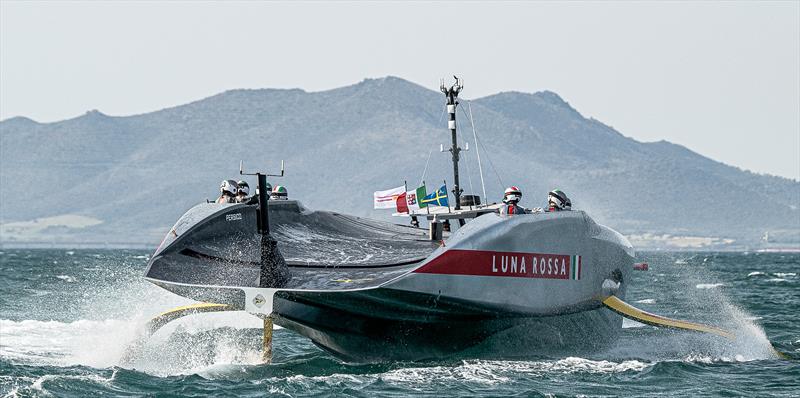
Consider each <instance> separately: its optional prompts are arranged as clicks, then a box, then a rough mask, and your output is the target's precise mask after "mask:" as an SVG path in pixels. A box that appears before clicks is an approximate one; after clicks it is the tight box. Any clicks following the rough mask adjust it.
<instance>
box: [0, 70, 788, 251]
mask: <svg viewBox="0 0 800 398" xmlns="http://www.w3.org/2000/svg"><path fill="white" fill-rule="evenodd" d="M468 89H469V87H467V90H468ZM468 92H469V91H465V92H464V94H468ZM443 102H444V98H443V96H442V94H441V93H439V92H438V91H433V90H429V89H427V88H424V87H421V86H419V85H416V84H414V83H411V82H408V81H405V80H402V79H399V78H394V77H388V78H383V79H375V80H372V79H368V80H365V81H363V82H361V83H358V84H355V85H352V86H347V87H342V88H338V89H334V90H329V91H323V92H314V93H309V92H305V91H302V90H298V89H294V90H273V89H263V90H232V91H227V92H224V93H222V94H219V95H215V96H213V97H209V98H206V99H203V100H200V101H196V102H193V103H190V104H186V105H182V106H178V107H174V108H169V109H164V110H160V111H157V112H152V113H147V114H143V115H135V116H126V117H112V116H107V115H104V114H102V113H100V112H98V111H90V112H87V113H86V114H85V115H83V116H80V117H77V118H74V119H70V120H65V121H61V122H56V123H47V124H40V123H37V122H35V121H32V120H30V119H26V118H22V117H17V118H12V119H8V120H5V121H2V122H0V168H1V170H0V221H2V223H3V224H4V225H5V227H4V229H3V230H2V231H3V236H2V240H3V241H5V242H10V241H13V240H15V239H17V240H18V239H34V240H42V239H44V240H63V239H73V240H82V239H83V240H91V241H95V242H105V241H111V242H154V243H158V241H159V239H160V238H161V236H162V235H163V234H164V233H165V232H166V231H167V230H168V228H169V226H170V225H171V224H172V223H174V221H175V220H176V219H177V218H178V217H179V216H180V215H181V214H182V213H183V211H184V210H186V209H187V208H189V207H190V206H192V205H193V204H195V203H197V202H198V201H203V200H205V198H210V199H213V198H215V197H216V194H217V187H218V184H219V181H220V180H222V179H223V178H235V177H238V176H237V175H236V174H237V172H238V163H239V160H240V159H242V160H244V163H245V167H246V168H247V169H262V170H263V169H269V170H272V171H277V168H278V167H279V164H280V160H281V159H285V160H286V167H287V170H286V171H287V176H286V178H284V179H282V180H280V181H279V180H273V183H280V184H283V185H286V186H287V188H288V189H289V194H290V196H291V197H293V198H298V199H300V200H302V201H303V202H304V203H305V204H306V205H307V206H309V207H312V208H320V209H332V210H338V211H343V212H348V213H353V214H357V215H365V216H373V217H384V218H385V217H387V214H386V213H387V212H380V213H379V212H376V211H373V210H372V209H371V207H372V191H374V190H379V189H387V188H391V187H394V186H397V185H401V184H402V183H403V180H408V185H409V187H411V186H413V185H415V184H417V183H418V182H419V180H420V177H421V176H422V171H423V169H424V167H425V163H426V159H428V155H429V153H430V151H431V150H433V153H432V154H431V157H430V159H431V160H430V164H429V167H428V172H427V175H426V178H425V179H426V180H427V183H428V186H429V190H430V189H433V188H434V187H437V186H439V185H440V184H441V181H442V179H445V178H446V179H447V180H448V181H449V182H450V180H451V179H452V168H451V166H450V163H449V156H450V155H449V153H440V152H439V144H440V143H442V144H445V146H447V144H448V142H449V140H450V137H449V132H448V130H447V129H446V115H444V114H443V112H442V111H443V108H444V105H443ZM471 108H472V112H473V115H474V121H475V127H476V129H477V131H478V135H479V139H480V140H481V141H482V142H483V145H484V147H485V149H486V150H487V151H486V152H481V156H482V157H483V159H482V160H483V163H484V177H485V179H486V183H487V193H488V194H489V196H490V199H491V200H493V201H496V200H499V199H500V197H501V195H502V190H503V185H511V184H514V185H518V186H520V187H521V188H522V189H523V192H524V195H525V196H524V198H523V202H524V203H523V204H525V205H527V206H542V205H543V204H544V203H543V202H544V200H545V197H546V194H547V191H548V190H550V189H552V188H556V187H558V188H561V189H563V190H564V191H566V192H567V193H568V194H569V195H570V197H572V198H573V204H574V206H575V207H576V208H581V209H584V210H587V211H589V212H590V214H591V215H592V216H593V217H594V218H595V219H597V220H598V221H599V222H602V223H604V224H607V225H609V226H612V227H614V228H616V229H618V230H620V231H621V232H623V233H626V234H644V233H652V234H665V233H667V234H672V235H691V236H707V237H720V238H729V239H733V240H735V242H736V243H739V242H755V241H757V240H758V239H759V238H760V236H761V235H762V234H763V233H764V232H765V231H770V234H771V236H773V237H777V238H778V239H784V240H785V239H789V240H795V241H796V240H797V239H798V236H800V235H799V234H800V210H799V209H798V206H800V182H798V181H793V180H789V179H785V178H780V177H773V176H766V175H758V174H753V173H750V172H747V171H742V170H740V169H738V168H735V167H731V166H728V165H725V164H722V163H719V162H716V161H714V160H711V159H709V158H706V157H703V156H701V155H699V154H697V153H695V152H692V151H690V150H688V149H686V148H684V147H682V146H679V145H675V144H671V143H669V142H666V141H660V142H654V143H642V142H638V141H636V140H633V139H631V138H628V137H625V136H623V135H622V134H620V133H619V132H617V131H616V130H614V129H613V128H611V127H609V126H607V125H605V124H603V123H601V122H599V121H597V120H593V119H587V118H585V117H583V116H582V115H581V114H580V113H579V112H578V111H576V110H575V109H573V108H572V107H571V106H570V105H569V104H568V103H567V102H565V101H564V100H563V99H561V98H560V97H559V96H558V95H557V94H555V93H552V92H540V93H536V94H526V93H516V92H508V93H499V94H496V95H492V96H489V97H484V98H479V99H476V100H473V101H471ZM459 109H460V110H459V114H458V117H459V126H460V132H461V134H460V137H461V140H462V142H463V141H469V142H470V151H469V152H464V153H463V154H464V156H465V157H464V159H465V160H464V161H463V162H462V165H461V172H462V174H463V177H462V179H463V180H462V185H463V186H464V188H465V190H467V191H473V192H475V193H480V190H481V189H480V179H479V177H478V170H477V169H478V167H477V162H476V158H475V144H474V140H473V135H472V129H471V126H470V123H469V119H468V118H467V117H466V114H467V113H466V112H467V111H469V108H468V106H467V100H462V103H461V106H459ZM676 117H679V116H676ZM710 133H713V132H710ZM462 146H463V145H462ZM492 165H493V166H494V167H492ZM498 174H499V176H500V178H502V182H503V183H502V184H501V183H500V182H499V181H498V177H497V175H498ZM468 177H470V178H468ZM470 179H471V180H472V186H473V187H474V188H470ZM250 182H251V185H252V183H253V182H254V181H252V179H251V181H250ZM62 215H78V216H84V217H88V218H84V219H85V220H94V219H96V220H100V221H102V223H100V224H97V221H94V222H88V221H87V222H86V223H84V224H79V225H78V226H81V228H71V227H70V225H69V224H64V225H63V226H61V227H59V225H61V224H58V223H55V225H50V224H47V221H42V220H40V221H39V224H35V223H33V224H31V223H29V224H24V223H23V224H20V223H19V222H22V221H30V220H34V219H41V218H46V217H54V216H62ZM396 221H398V222H404V221H403V220H402V219H396ZM45 224H47V225H45ZM51 224H52V223H51ZM9 225H10V227H9ZM31 225H34V226H36V225H38V227H37V228H34V230H35V231H36V233H32V232H30V228H31ZM72 227H74V225H72ZM26 228H27V231H28V232H25V231H26ZM26 234H27V235H26Z"/></svg>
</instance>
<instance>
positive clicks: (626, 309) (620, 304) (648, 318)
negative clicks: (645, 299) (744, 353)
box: [603, 296, 736, 340]
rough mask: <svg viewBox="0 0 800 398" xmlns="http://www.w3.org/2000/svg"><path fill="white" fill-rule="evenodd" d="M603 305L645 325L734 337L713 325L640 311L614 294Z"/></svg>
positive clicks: (734, 337) (727, 337)
mask: <svg viewBox="0 0 800 398" xmlns="http://www.w3.org/2000/svg"><path fill="white" fill-rule="evenodd" d="M603 305H605V306H606V307H608V308H609V309H610V310H612V311H614V312H616V313H618V314H620V315H622V316H624V317H625V318H628V319H633V320H634V321H636V322H641V323H644V324H647V325H652V326H659V327H667V328H673V329H684V330H694V331H698V332H704V333H711V334H716V335H718V336H722V337H725V338H726V339H730V340H735V339H736V336H735V335H734V334H733V333H731V332H728V331H725V330H722V329H719V328H716V327H713V326H708V325H702V324H699V323H694V322H688V321H681V320H679V319H672V318H665V317H663V316H658V315H655V314H651V313H649V312H646V311H642V310H640V309H638V308H636V307H634V306H632V305H630V304H628V303H626V302H624V301H622V300H620V299H619V298H617V297H616V296H609V297H607V298H606V299H605V300H603Z"/></svg>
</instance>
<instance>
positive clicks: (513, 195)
mask: <svg viewBox="0 0 800 398" xmlns="http://www.w3.org/2000/svg"><path fill="white" fill-rule="evenodd" d="M520 199H522V191H520V190H519V188H517V187H515V186H511V187H508V188H506V192H505V193H504V194H503V206H501V207H500V214H503V215H509V216H510V215H514V214H525V213H528V212H529V211H528V209H526V208H524V207H522V206H520V205H519V201H520Z"/></svg>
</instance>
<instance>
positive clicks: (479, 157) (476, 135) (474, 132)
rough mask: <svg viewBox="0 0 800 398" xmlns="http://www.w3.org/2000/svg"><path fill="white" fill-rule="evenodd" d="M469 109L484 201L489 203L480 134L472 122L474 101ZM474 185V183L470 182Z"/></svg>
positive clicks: (469, 102) (468, 103) (469, 103)
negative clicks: (479, 140) (484, 180)
mask: <svg viewBox="0 0 800 398" xmlns="http://www.w3.org/2000/svg"><path fill="white" fill-rule="evenodd" d="M467 106H468V107H469V122H470V124H471V125H472V136H473V137H475V154H476V155H477V156H478V173H479V174H480V176H481V189H483V201H484V203H489V202H488V201H489V197H488V196H486V183H484V182H483V165H482V164H481V149H480V147H478V133H477V132H476V131H475V121H474V120H472V101H467ZM470 185H472V181H470Z"/></svg>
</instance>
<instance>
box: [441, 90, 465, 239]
mask: <svg viewBox="0 0 800 398" xmlns="http://www.w3.org/2000/svg"><path fill="white" fill-rule="evenodd" d="M453 78H454V79H455V80H456V82H455V83H453V85H452V86H450V87H447V86H446V85H445V84H444V79H442V80H441V86H440V87H439V89H440V90H442V93H443V94H444V96H445V98H446V99H447V113H448V115H449V116H450V118H449V120H448V121H447V128H449V129H450V134H451V136H452V138H453V146H452V147H451V148H450V153H452V154H453V182H454V183H455V186H454V187H453V191H452V192H453V195H455V199H456V205H455V210H461V193H462V192H464V190H463V189H461V185H460V184H459V179H458V159H459V156H458V153H459V152H461V148H459V147H458V135H457V133H456V106H458V93H460V92H461V90H462V89H463V88H464V81H463V80H461V79H459V78H458V76H455V75H454V76H453ZM458 221H459V223H460V224H461V225H463V223H464V220H463V219H459V220H458Z"/></svg>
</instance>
